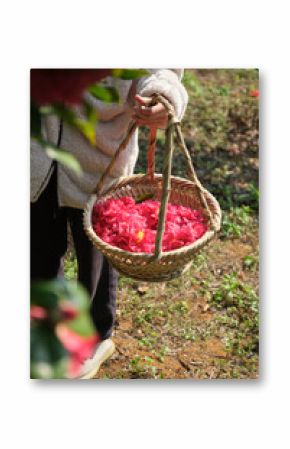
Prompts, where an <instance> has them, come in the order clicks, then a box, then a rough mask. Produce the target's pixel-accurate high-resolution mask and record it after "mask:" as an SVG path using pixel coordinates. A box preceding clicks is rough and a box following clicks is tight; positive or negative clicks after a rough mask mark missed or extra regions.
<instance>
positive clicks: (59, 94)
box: [31, 69, 112, 106]
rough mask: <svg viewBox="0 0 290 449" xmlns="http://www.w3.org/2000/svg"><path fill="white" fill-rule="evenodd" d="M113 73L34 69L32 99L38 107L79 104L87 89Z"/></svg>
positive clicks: (32, 71) (32, 72) (85, 70)
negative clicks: (56, 104)
mask: <svg viewBox="0 0 290 449" xmlns="http://www.w3.org/2000/svg"><path fill="white" fill-rule="evenodd" d="M111 72H112V70H111V69H32V70H31V98H32V100H33V102H34V103H35V104H37V105H38V106H41V105H47V104H53V103H64V104H66V105H74V104H79V103H80V102H81V100H82V95H83V93H84V91H85V90H86V88H88V87H89V86H90V85H92V84H94V83H96V82H97V81H99V80H101V79H102V78H105V77H106V76H110V74H111Z"/></svg>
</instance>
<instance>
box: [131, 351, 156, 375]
mask: <svg viewBox="0 0 290 449" xmlns="http://www.w3.org/2000/svg"><path fill="white" fill-rule="evenodd" d="M153 363H154V360H153V359H152V358H151V357H148V356H145V357H141V356H139V355H137V356H135V357H134V358H133V359H132V360H131V361H130V362H129V366H128V369H129V372H130V374H131V376H133V377H135V378H141V379H142V378H146V379H148V378H152V379H157V378H158V377H159V376H158V368H157V367H156V366H155V365H154V364H153Z"/></svg>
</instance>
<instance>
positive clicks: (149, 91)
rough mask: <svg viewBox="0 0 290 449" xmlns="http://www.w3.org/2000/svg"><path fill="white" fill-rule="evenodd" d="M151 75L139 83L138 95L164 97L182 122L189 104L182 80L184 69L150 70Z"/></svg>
mask: <svg viewBox="0 0 290 449" xmlns="http://www.w3.org/2000/svg"><path fill="white" fill-rule="evenodd" d="M149 72H150V75H149V76H145V77H143V78H141V79H140V80H139V81H138V83H137V93H138V94H139V95H142V96H144V97H150V96H151V95H153V94H154V93H158V94H161V95H164V97H166V98H167V99H168V100H169V101H170V103H171V104H172V105H173V107H174V109H175V112H176V115H177V117H178V118H179V119H180V120H181V119H182V117H183V115H184V112H185V110H186V107H187V103H188V94H187V92H186V89H185V87H184V86H183V84H182V82H181V79H182V76H183V70H182V69H149Z"/></svg>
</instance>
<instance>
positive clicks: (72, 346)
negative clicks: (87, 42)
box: [57, 324, 100, 378]
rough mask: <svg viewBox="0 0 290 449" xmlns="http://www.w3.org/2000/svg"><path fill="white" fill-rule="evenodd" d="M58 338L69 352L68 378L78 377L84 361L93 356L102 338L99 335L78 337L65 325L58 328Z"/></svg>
mask: <svg viewBox="0 0 290 449" xmlns="http://www.w3.org/2000/svg"><path fill="white" fill-rule="evenodd" d="M57 336H58V338H59V339H60V341H61V343H62V344H63V346H64V348H65V349H66V350H67V351H68V352H69V365H68V376H69V377H72V378H73V377H77V376H78V375H79V374H80V368H81V366H82V364H83V363H84V361H85V360H86V359H88V358H89V357H91V356H92V354H93V352H94V349H95V347H96V345H97V343H99V342H100V337H99V336H98V335H97V334H94V335H90V336H88V337H84V336H82V335H78V334H76V333H75V332H74V331H72V330H71V329H69V328H68V327H67V326H66V325H65V324H59V325H58V326H57Z"/></svg>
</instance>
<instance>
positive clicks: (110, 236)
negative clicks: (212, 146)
mask: <svg viewBox="0 0 290 449" xmlns="http://www.w3.org/2000/svg"><path fill="white" fill-rule="evenodd" d="M159 208H160V201H153V200H146V201H143V202H141V203H136V202H135V200H134V198H132V197H122V198H119V199H113V198H109V199H107V200H105V201H103V202H100V203H96V204H95V205H94V208H93V214H92V222H93V229H94V231H95V233H96V234H97V235H98V237H100V238H101V239H102V240H104V241H105V242H106V243H109V244H110V245H112V246H116V247H118V248H121V249H124V250H126V251H130V252H136V253H139V252H144V253H153V252H154V248H155V237H156V232H157V223H158V213H159ZM206 231H207V225H206V223H205V219H204V217H203V215H202V213H201V212H200V211H199V210H193V209H190V208H189V207H184V206H180V205H176V204H170V203H168V207H167V213H166V222H165V232H164V236H163V241H162V250H163V251H171V250H174V249H177V248H181V247H182V246H186V245H190V244H191V243H193V242H195V241H196V240H198V239H199V238H200V237H202V235H203V234H204V233H205V232H206Z"/></svg>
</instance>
